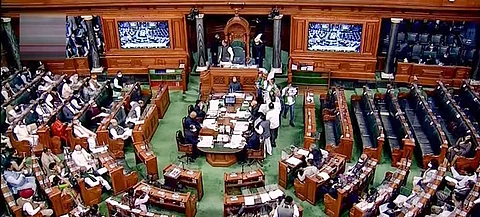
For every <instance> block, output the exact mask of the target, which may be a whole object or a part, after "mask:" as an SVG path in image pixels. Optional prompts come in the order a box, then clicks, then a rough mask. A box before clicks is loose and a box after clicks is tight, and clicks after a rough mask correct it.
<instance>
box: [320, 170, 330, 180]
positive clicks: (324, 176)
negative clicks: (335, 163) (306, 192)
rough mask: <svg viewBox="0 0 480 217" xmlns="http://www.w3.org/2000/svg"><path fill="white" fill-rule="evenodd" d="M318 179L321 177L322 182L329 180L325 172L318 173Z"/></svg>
mask: <svg viewBox="0 0 480 217" xmlns="http://www.w3.org/2000/svg"><path fill="white" fill-rule="evenodd" d="M318 177H321V178H322V179H323V180H328V179H329V178H330V175H328V173H326V172H320V173H319V174H318Z"/></svg>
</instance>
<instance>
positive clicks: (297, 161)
mask: <svg viewBox="0 0 480 217" xmlns="http://www.w3.org/2000/svg"><path fill="white" fill-rule="evenodd" d="M301 162H302V161H301V160H300V159H298V158H296V157H293V156H292V157H290V158H288V159H287V163H289V164H291V165H294V166H297V165H298V164H300V163H301Z"/></svg>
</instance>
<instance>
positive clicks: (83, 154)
mask: <svg viewBox="0 0 480 217" xmlns="http://www.w3.org/2000/svg"><path fill="white" fill-rule="evenodd" d="M71 156H72V161H73V163H75V165H77V166H78V167H84V168H86V169H87V170H89V169H92V168H94V166H95V165H94V163H93V157H92V155H91V154H89V153H88V152H87V151H86V150H85V149H84V148H82V146H80V145H76V146H75V150H74V151H73V152H72V155H71Z"/></svg>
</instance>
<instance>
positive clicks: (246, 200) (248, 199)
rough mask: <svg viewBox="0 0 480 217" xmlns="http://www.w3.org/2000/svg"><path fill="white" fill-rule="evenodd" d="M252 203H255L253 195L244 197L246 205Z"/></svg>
mask: <svg viewBox="0 0 480 217" xmlns="http://www.w3.org/2000/svg"><path fill="white" fill-rule="evenodd" d="M254 204H255V197H253V196H249V197H245V205H246V206H251V205H254Z"/></svg>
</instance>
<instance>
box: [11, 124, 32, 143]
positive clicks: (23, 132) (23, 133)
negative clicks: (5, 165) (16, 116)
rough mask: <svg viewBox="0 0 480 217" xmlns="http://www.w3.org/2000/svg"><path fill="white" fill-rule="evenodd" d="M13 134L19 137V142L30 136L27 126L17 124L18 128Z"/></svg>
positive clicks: (14, 129)
mask: <svg viewBox="0 0 480 217" xmlns="http://www.w3.org/2000/svg"><path fill="white" fill-rule="evenodd" d="M13 132H14V133H15V135H16V136H17V139H18V140H22V139H23V138H25V137H29V136H30V133H29V132H28V129H27V126H26V125H21V124H17V126H15V128H13Z"/></svg>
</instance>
